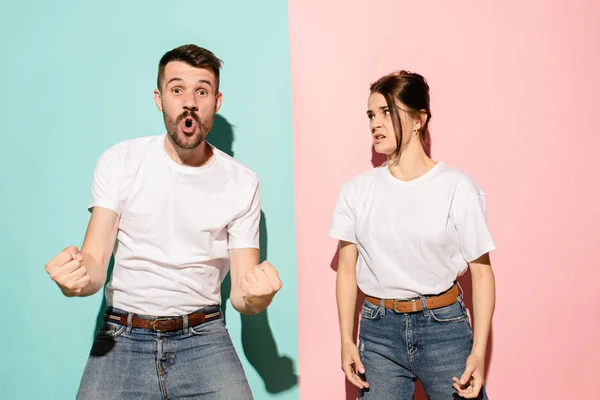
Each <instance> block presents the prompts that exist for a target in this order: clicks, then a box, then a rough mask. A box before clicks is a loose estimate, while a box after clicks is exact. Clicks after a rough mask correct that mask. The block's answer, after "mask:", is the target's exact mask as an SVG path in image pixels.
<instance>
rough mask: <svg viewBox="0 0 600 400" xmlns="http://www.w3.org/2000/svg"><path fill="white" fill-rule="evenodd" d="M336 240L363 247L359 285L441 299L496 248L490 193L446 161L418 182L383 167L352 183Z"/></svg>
mask: <svg viewBox="0 0 600 400" xmlns="http://www.w3.org/2000/svg"><path fill="white" fill-rule="evenodd" d="M329 236H330V237H332V238H335V239H339V240H343V241H347V242H351V243H355V244H356V245H357V247H358V263H357V266H356V268H357V270H356V273H357V276H356V278H357V283H358V286H359V288H360V289H361V290H362V291H363V293H365V294H367V295H370V296H376V297H380V298H394V299H402V298H411V297H415V296H420V295H432V294H438V293H441V292H443V291H445V290H447V289H448V288H450V287H451V286H452V283H453V282H454V280H455V279H456V278H457V276H459V275H461V274H463V273H464V272H465V271H466V269H467V267H468V262H471V261H473V260H475V259H477V258H479V257H480V256H481V255H483V254H485V253H487V252H490V251H492V250H495V249H496V245H495V243H494V240H493V238H492V235H491V234H490V231H489V229H488V226H487V224H486V195H485V193H484V192H483V191H482V190H481V188H480V187H479V186H478V185H477V184H476V183H475V182H474V181H473V179H471V177H469V176H468V175H467V174H464V173H462V172H460V171H457V170H455V169H452V168H450V167H448V166H447V165H445V164H444V163H442V162H438V163H437V164H436V165H435V166H434V167H433V168H432V169H431V170H429V171H428V172H427V173H425V174H424V175H422V176H420V177H418V178H416V179H414V180H412V181H401V180H399V179H397V178H395V177H394V176H393V175H392V174H391V173H390V171H389V169H388V168H387V166H381V167H378V168H374V169H372V170H369V171H367V172H364V173H362V174H360V175H358V176H356V177H355V178H353V179H351V180H350V181H348V182H346V183H345V184H344V185H343V186H342V189H341V191H340V195H339V198H338V201H337V204H336V206H335V211H334V215H333V219H332V222H331V226H330V229H329Z"/></svg>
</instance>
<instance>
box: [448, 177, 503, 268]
mask: <svg viewBox="0 0 600 400" xmlns="http://www.w3.org/2000/svg"><path fill="white" fill-rule="evenodd" d="M486 201H487V198H486V194H485V192H483V191H482V190H481V189H480V188H479V187H478V186H477V185H476V184H475V183H474V182H467V181H465V182H462V181H461V182H459V183H458V185H457V187H456V191H455V194H454V199H453V201H452V210H451V213H452V215H451V216H452V219H453V221H454V225H455V226H456V230H457V232H458V240H459V243H460V250H461V253H462V255H463V257H464V259H465V261H467V262H471V261H474V260H476V259H477V258H479V257H481V256H482V255H484V254H485V253H489V252H490V251H492V250H495V249H496V244H495V243H494V239H493V238H492V234H491V233H490V230H489V228H488V225H487V222H486Z"/></svg>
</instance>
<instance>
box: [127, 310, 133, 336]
mask: <svg viewBox="0 0 600 400" xmlns="http://www.w3.org/2000/svg"><path fill="white" fill-rule="evenodd" d="M132 320H133V314H132V313H127V329H126V330H125V333H126V334H128V335H129V334H130V333H131V329H133V322H132Z"/></svg>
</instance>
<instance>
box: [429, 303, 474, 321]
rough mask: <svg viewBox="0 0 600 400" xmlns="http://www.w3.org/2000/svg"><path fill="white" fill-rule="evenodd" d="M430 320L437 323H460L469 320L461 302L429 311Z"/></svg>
mask: <svg viewBox="0 0 600 400" xmlns="http://www.w3.org/2000/svg"><path fill="white" fill-rule="evenodd" d="M429 315H430V318H431V319H432V320H433V321H436V322H445V323H447V322H458V321H463V320H466V319H467V312H466V310H465V309H464V308H463V307H462V305H461V304H460V302H459V301H457V302H456V303H454V304H450V305H449V306H446V307H440V308H435V309H433V310H429Z"/></svg>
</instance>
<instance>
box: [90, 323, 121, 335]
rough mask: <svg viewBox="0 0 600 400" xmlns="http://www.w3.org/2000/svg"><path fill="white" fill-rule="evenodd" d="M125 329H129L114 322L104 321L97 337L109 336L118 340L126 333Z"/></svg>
mask: <svg viewBox="0 0 600 400" xmlns="http://www.w3.org/2000/svg"><path fill="white" fill-rule="evenodd" d="M125 328H127V327H126V326H125V325H121V324H118V323H116V322H112V321H104V322H103V323H102V325H100V328H99V329H98V332H96V337H102V336H105V337H106V336H108V337H112V338H116V337H119V336H121V335H122V334H123V332H125Z"/></svg>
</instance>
